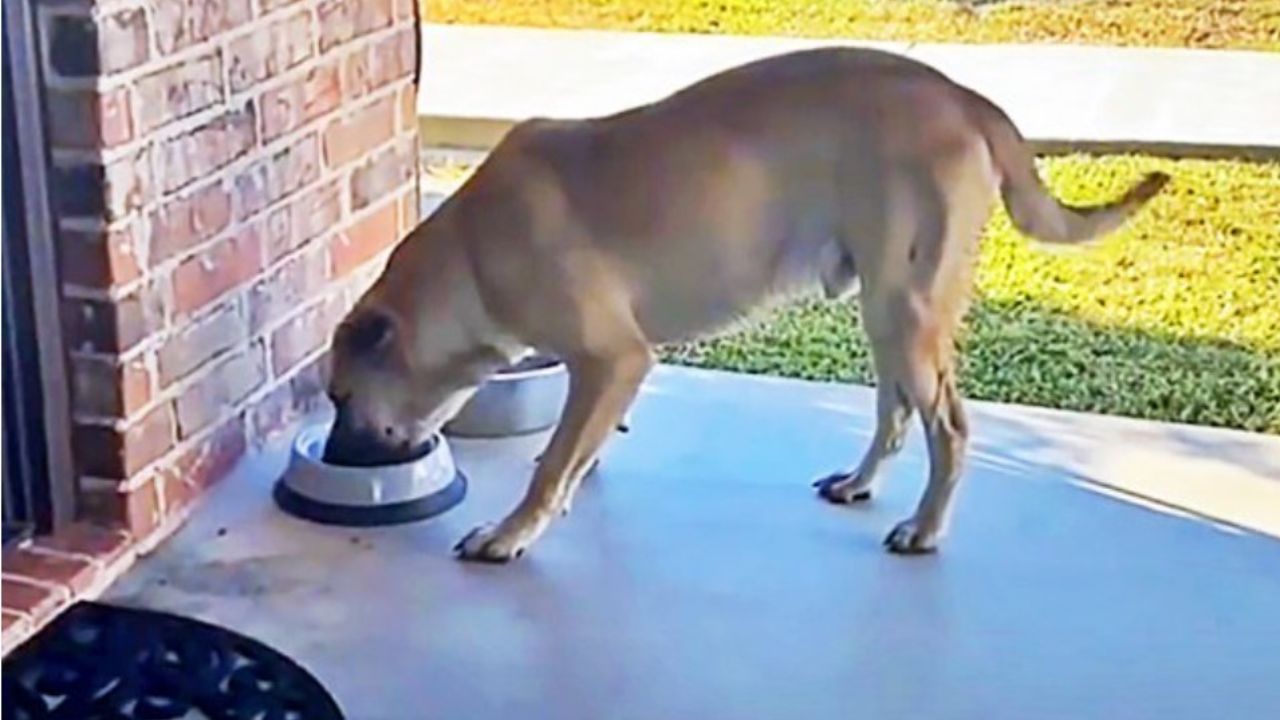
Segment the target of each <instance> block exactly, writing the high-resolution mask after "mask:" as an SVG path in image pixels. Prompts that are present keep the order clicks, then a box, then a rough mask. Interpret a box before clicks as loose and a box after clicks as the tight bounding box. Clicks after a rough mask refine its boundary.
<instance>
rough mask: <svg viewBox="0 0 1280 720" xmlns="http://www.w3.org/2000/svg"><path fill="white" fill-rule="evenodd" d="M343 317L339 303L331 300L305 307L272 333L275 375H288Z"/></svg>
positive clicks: (321, 344)
mask: <svg viewBox="0 0 1280 720" xmlns="http://www.w3.org/2000/svg"><path fill="white" fill-rule="evenodd" d="M341 319H342V308H341V305H340V303H339V302H338V301H336V300H333V299H330V300H326V301H324V302H320V303H317V304H315V305H313V306H311V307H309V308H307V309H306V310H303V311H302V312H300V313H298V314H297V315H295V316H294V317H293V318H291V319H290V320H289V321H288V322H286V323H284V324H283V325H281V326H280V327H279V328H278V329H277V330H276V331H275V332H273V333H271V367H272V370H273V371H274V372H275V375H276V377H281V376H283V375H286V374H288V372H289V371H290V370H291V369H293V367H294V366H296V365H297V364H298V363H299V362H301V361H302V360H303V359H304V358H306V357H307V356H308V355H311V354H312V353H314V352H315V351H316V350H319V349H320V347H321V346H323V345H324V344H325V343H327V342H328V341H329V336H330V334H332V332H333V328H334V326H335V325H337V324H338V321H339V320H341Z"/></svg>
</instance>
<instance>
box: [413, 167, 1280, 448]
mask: <svg viewBox="0 0 1280 720" xmlns="http://www.w3.org/2000/svg"><path fill="white" fill-rule="evenodd" d="M1153 170H1162V171H1164V172H1167V173H1169V174H1170V175H1172V176H1173V182H1172V183H1170V184H1169V186H1168V187H1166V188H1165V190H1164V191H1163V192H1162V193H1161V194H1160V195H1159V196H1158V197H1157V198H1156V199H1155V200H1153V201H1152V202H1151V204H1150V205H1148V206H1147V207H1146V208H1144V210H1143V211H1142V213H1141V214H1140V215H1139V216H1138V217H1136V218H1135V219H1134V221H1133V222H1132V223H1130V224H1129V225H1128V226H1126V227H1125V228H1124V229H1123V230H1121V231H1120V232H1117V233H1115V234H1114V235H1112V236H1110V237H1108V238H1106V239H1104V240H1102V241H1099V242H1097V243H1095V244H1092V245H1088V246H1081V247H1075V248H1068V249H1060V248H1049V247H1045V246H1043V245H1036V244H1033V243H1032V242H1030V241H1028V240H1026V239H1024V238H1023V237H1021V236H1020V235H1018V234H1017V233H1016V231H1014V230H1013V228H1012V226H1011V225H1010V223H1009V219H1008V217H1007V216H1006V215H1005V214H1004V211H1003V209H997V211H996V212H995V214H994V215H993V217H992V220H991V222H990V223H988V226H987V229H986V231H985V234H984V237H983V240H982V252H981V254H980V257H979V261H978V268H977V273H976V276H975V278H976V285H977V287H976V302H975V304H974V307H973V310H972V311H971V312H970V314H969V318H968V320H967V323H966V331H965V333H964V334H963V336H962V338H961V354H960V366H961V369H960V383H961V388H962V391H963V392H964V394H965V395H966V396H967V397H971V398H977V399H986V400H997V401H1002V402H1016V403H1024V404H1030V405H1044V406H1049V407H1057V408H1064V409H1072V410H1085V411H1091V412H1100V413H1107V414H1117V415H1128V416H1133V417H1142V418H1150V419H1155V420H1170V421H1177V422H1187V423H1194V424H1202V425H1220V426H1226V427H1234V428H1241V429H1245V430H1254V431H1261V432H1267V433H1273V434H1280V163H1252V162H1244V161H1240V162H1234V161H1207V160H1165V159H1158V158H1152V157H1145V156H1103V157H1095V156H1084V155H1076V156H1069V157H1060V158H1053V159H1047V160H1043V161H1041V172H1042V174H1043V175H1044V176H1045V178H1046V181H1047V182H1048V184H1049V186H1050V188H1051V189H1052V190H1053V192H1054V193H1055V194H1056V195H1058V196H1059V197H1062V198H1063V199H1065V200H1067V201H1068V202H1073V203H1090V202H1099V201H1103V200H1106V199H1111V198H1114V197H1115V196H1118V195H1120V194H1121V193H1122V192H1123V191H1124V190H1125V189H1127V188H1128V187H1129V185H1130V184H1131V183H1133V182H1134V181H1136V180H1137V179H1138V178H1139V177H1141V176H1142V175H1143V174H1144V173H1146V172H1150V171H1153ZM428 172H430V173H432V174H433V175H434V176H436V177H437V178H440V179H442V180H444V181H449V182H460V181H461V180H462V179H464V178H465V177H466V175H467V172H466V169H459V168H456V167H437V168H428ZM663 357H664V359H665V360H667V361H668V362H674V363H679V364H687V365H695V366H701V367H712V368H721V369H729V370H737V371H742V372H750V373H768V374H775V375H785V376H790V377H800V378H807V379H814V380H838V381H856V382H863V383H871V382H873V381H874V378H873V376H872V374H871V367H870V359H869V356H868V348H867V345H866V341H865V339H864V338H863V335H862V333H861V330H860V328H859V327H858V317H857V309H856V303H834V302H821V301H816V300H814V301H807V302H801V303H798V304H795V305H792V306H790V307H788V308H784V309H781V310H779V311H776V312H774V313H772V314H769V315H766V316H764V317H762V318H760V319H759V320H758V321H757V322H754V323H752V324H750V325H749V326H748V327H746V328H745V329H743V330H740V331H738V332H736V333H733V334H731V335H728V336H725V337H720V338H716V339H712V340H707V341H703V342H699V343H693V344H689V345H684V346H678V347H670V348H665V349H664V351H663Z"/></svg>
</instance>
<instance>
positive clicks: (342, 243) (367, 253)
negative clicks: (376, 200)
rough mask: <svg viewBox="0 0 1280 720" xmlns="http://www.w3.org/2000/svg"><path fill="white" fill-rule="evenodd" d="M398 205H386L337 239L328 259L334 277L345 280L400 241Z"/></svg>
mask: <svg viewBox="0 0 1280 720" xmlns="http://www.w3.org/2000/svg"><path fill="white" fill-rule="evenodd" d="M396 208H397V203H396V201H395V200H394V199H393V200H390V201H388V202H384V203H383V204H382V206H381V207H379V208H378V209H377V210H375V211H373V212H372V213H369V214H368V215H366V216H365V217H363V218H361V219H360V220H357V221H356V222H355V223H353V224H352V225H351V226H350V227H349V228H347V229H346V231H345V232H343V233H342V234H341V235H339V236H338V237H337V238H335V239H334V242H333V247H332V248H331V250H330V253H329V256H330V259H331V267H332V270H331V272H330V274H331V275H332V276H333V277H342V276H344V275H346V274H347V273H349V272H351V271H352V270H355V269H356V268H358V267H360V266H361V265H363V264H364V263H365V262H367V261H369V260H371V259H372V258H373V257H374V256H376V255H377V254H378V253H380V252H382V251H383V250H386V249H387V248H389V247H391V246H392V245H395V244H396V243H397V242H399V240H400V233H399V231H398V227H397V225H398V220H399V218H398V217H397V215H398V211H397V209H396Z"/></svg>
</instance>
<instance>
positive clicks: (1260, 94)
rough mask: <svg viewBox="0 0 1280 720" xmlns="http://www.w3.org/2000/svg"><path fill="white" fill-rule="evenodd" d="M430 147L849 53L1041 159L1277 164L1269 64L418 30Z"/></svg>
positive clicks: (1008, 49)
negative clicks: (1017, 137)
mask: <svg viewBox="0 0 1280 720" xmlns="http://www.w3.org/2000/svg"><path fill="white" fill-rule="evenodd" d="M422 32H423V40H424V42H423V76H422V92H421V94H420V95H419V108H418V110H419V114H420V115H421V116H422V127H423V139H424V141H425V142H426V143H427V144H429V145H454V146H464V147H466V146H470V147H489V146H491V145H492V144H493V142H494V141H495V140H496V139H497V138H498V137H500V136H501V134H502V133H503V132H505V131H506V130H507V129H508V128H509V127H510V125H511V124H512V123H513V122H516V121H518V120H521V119H524V118H527V117H531V116H536V115H541V116H546V117H560V118H575V117H590V116H597V115H604V114H608V113H612V112H616V111H619V110H623V109H626V108H629V107H632V106H635V105H638V104H642V103H645V102H649V101H652V100H656V99H659V98H661V97H664V96H665V95H667V94H669V93H671V92H673V91H675V90H677V89H679V88H681V87H684V86H685V85H687V84H689V83H692V82H694V81H696V80H699V79H701V78H704V77H706V76H708V75H711V74H713V73H715V72H718V71H720V70H723V69H726V68H728V67H731V66H734V65H737V64H740V63H743V62H748V61H751V60H755V59H758V58H761V57H765V56H769V55H774V54H778V53H783V52H787V51H792V50H798V49H804V48H812V47H820V46H829V45H833V44H841V43H843V44H857V45H863V46H869V47H879V48H883V49H886V50H892V51H896V52H899V53H904V54H907V55H910V56H912V57H915V58H917V59H919V60H922V61H924V62H927V63H929V64H931V65H934V66H935V67H937V68H939V69H940V70H942V71H943V72H945V73H947V74H948V75H950V76H951V77H952V78H953V79H955V80H956V81H958V82H960V83H962V84H965V85H968V86H969V87H972V88H974V89H975V90H978V91H979V92H981V93H983V94H985V95H987V96H988V97H990V98H991V99H992V100H994V101H995V102H996V103H998V104H999V105H1001V106H1002V107H1003V108H1004V109H1005V110H1006V112H1008V113H1009V115H1010V116H1011V117H1012V118H1013V119H1014V121H1015V122H1016V123H1017V124H1018V125H1019V127H1020V128H1021V129H1022V131H1023V133H1024V134H1025V135H1026V136H1027V137H1028V138H1029V139H1031V140H1032V141H1034V143H1035V144H1036V145H1037V146H1038V148H1039V149H1041V150H1044V151H1055V150H1061V149H1063V148H1073V149H1082V150H1088V149H1096V150H1123V149H1143V150H1149V151H1154V152H1160V153H1167V154H1174V155H1181V154H1185V155H1197V156H1221V155H1247V156H1254V157H1268V158H1274V157H1280V53H1263V52H1227V51H1216V50H1215V51H1207V50H1170V49H1141V48H1102V47H1079V46H1053V45H1034V46H1028V45H943V44H924V43H922V44H908V43H871V42H853V41H839V40H817V41H815V40H800V39H783V38H759V37H732V36H711V35H673V34H650V33H618V32H600V31H567V30H532V29H522V28H501V27H475V26H452V25H451V26H442V25H426V26H424V27H423V31H422Z"/></svg>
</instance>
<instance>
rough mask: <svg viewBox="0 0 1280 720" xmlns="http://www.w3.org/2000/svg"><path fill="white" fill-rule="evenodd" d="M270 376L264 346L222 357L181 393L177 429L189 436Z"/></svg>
mask: <svg viewBox="0 0 1280 720" xmlns="http://www.w3.org/2000/svg"><path fill="white" fill-rule="evenodd" d="M266 379H267V367H266V361H265V359H264V357H263V352H262V346H261V345H255V346H253V347H251V348H249V349H248V350H246V351H245V352H242V353H240V354H238V355H233V356H231V357H229V358H227V359H226V360H223V361H220V362H219V363H218V364H217V365H215V366H214V367H213V369H212V370H210V371H209V373H208V374H206V375H205V376H204V377H202V378H201V379H200V380H198V381H196V382H195V383H193V384H192V385H191V386H189V387H187V388H186V389H185V390H183V392H182V394H181V395H179V396H178V399H177V402H176V405H177V409H178V433H179V435H180V436H181V437H182V438H184V439H185V438H189V437H191V436H192V435H195V434H196V433H198V432H200V431H201V430H202V429H204V428H206V427H208V426H209V424H210V423H212V422H214V421H215V420H217V419H218V418H219V417H220V416H222V415H223V414H225V413H227V412H229V411H231V410H232V409H233V408H235V407H236V406H237V405H239V404H240V402H241V401H243V400H244V399H245V398H246V397H248V396H249V394H250V393H252V392H253V391H254V390H257V389H258V388H259V387H261V386H262V384H263V383H264V382H266Z"/></svg>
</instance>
